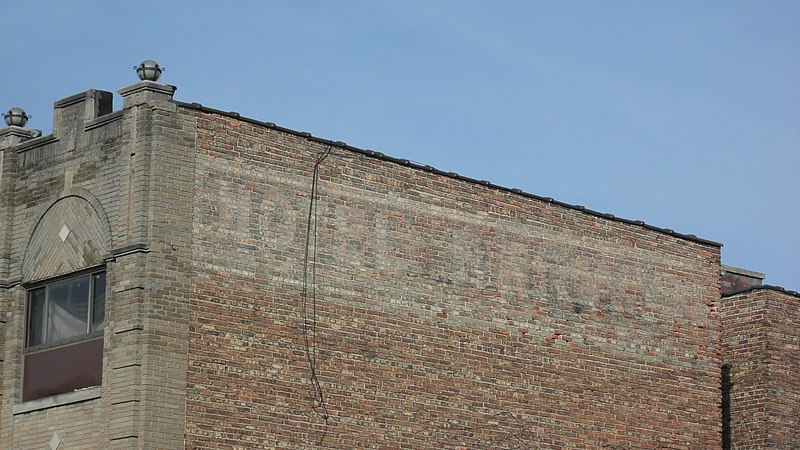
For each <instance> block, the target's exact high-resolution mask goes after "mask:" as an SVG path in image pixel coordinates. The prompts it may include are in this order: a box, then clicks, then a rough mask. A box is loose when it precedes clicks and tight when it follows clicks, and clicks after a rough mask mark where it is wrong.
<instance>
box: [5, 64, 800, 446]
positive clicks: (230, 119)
mask: <svg viewBox="0 0 800 450" xmlns="http://www.w3.org/2000/svg"><path fill="white" fill-rule="evenodd" d="M174 91H175V88H174V87H173V86H170V85H166V84H161V83H158V82H157V81H155V80H152V79H151V80H144V81H141V82H139V83H136V84H133V85H130V86H127V87H124V88H122V89H120V90H119V91H118V92H119V93H120V95H121V96H122V98H123V106H122V109H121V110H117V111H114V110H113V107H112V95H111V93H109V92H103V91H97V90H90V91H87V92H84V93H80V94H77V95H73V96H71V97H67V98H65V99H63V100H59V101H57V102H55V105H54V122H53V132H52V134H49V135H45V136H41V135H40V133H37V132H35V131H33V130H30V129H27V128H24V121H23V122H20V123H19V125H10V126H8V127H7V128H5V129H3V130H0V346H2V349H3V352H2V353H0V356H1V357H2V359H3V366H2V367H3V374H2V379H1V381H0V383H2V384H0V395H1V396H2V397H1V399H0V405H2V406H1V409H0V448H14V449H28V448H31V449H34V448H35V449H41V448H50V449H61V450H64V449H73V448H170V449H171V448H192V449H195V448H196V449H203V448H242V449H244V448H289V449H296V448H336V449H351V448H363V449H368V448H371V449H396V448H409V449H478V448H481V449H483V448H487V449H540V448H541V449H544V448H552V449H555V448H615V449H628V448H642V449H655V448H672V449H682V448H686V449H695V448H721V447H723V445H724V446H732V447H734V448H762V447H764V446H769V445H772V446H775V447H783V448H791V447H792V446H797V445H800V439H798V437H797V436H798V434H800V425H799V424H798V419H797V418H798V416H800V414H798V412H800V384H799V383H798V381H797V379H798V377H796V376H793V374H796V373H797V370H798V368H800V367H799V366H800V361H798V356H797V349H798V339H799V337H798V332H797V330H798V320H800V319H799V318H798V294H797V293H795V292H790V291H784V290H780V289H778V288H773V287H769V286H761V285H760V279H758V277H757V276H754V273H752V272H747V271H739V272H737V269H733V268H727V267H724V268H723V267H722V266H720V244H718V243H715V242H712V241H708V240H705V239H701V238H698V237H696V236H692V235H683V234H679V233H676V232H674V231H672V230H667V229H661V228H658V227H654V226H651V225H648V224H645V223H642V222H640V221H631V220H626V219H621V218H617V217H614V216H611V215H608V214H601V213H597V212H594V211H591V210H587V209H585V208H583V207H577V206H572V205H568V204H564V203H561V202H558V201H555V200H553V199H549V198H542V197H538V196H536V195H532V194H529V193H525V192H521V191H519V190H517V189H508V188H505V187H502V186H497V185H494V184H492V183H489V182H485V181H481V180H473V179H469V178H466V177H462V176H459V175H457V174H454V173H448V172H443V171H440V170H437V169H435V168H432V167H429V166H421V165H418V164H415V163H412V162H409V161H406V160H399V159H395V158H391V157H388V156H386V155H383V154H381V153H378V152H373V151H369V150H362V149H358V148H354V147H351V146H348V145H346V144H344V143H342V142H332V141H329V140H326V139H320V138H317V137H314V136H311V135H309V134H307V133H301V132H296V131H292V130H288V129H285V128H282V127H279V126H276V125H275V124H272V123H267V122H260V121H257V120H252V119H248V118H244V117H240V116H239V115H238V114H236V113H230V112H222V111H218V110H214V109H210V108H207V107H204V106H201V105H199V104H197V103H183V102H179V101H175V100H174V99H173V93H174ZM9 115H11V114H9ZM723 269H725V272H726V274H727V278H723V281H721V279H720V273H721V270H723ZM755 275H758V274H755ZM737 277H738V278H737ZM748 277H749V278H748ZM762 278H763V276H762ZM743 280H744V281H743ZM748 280H749V281H748ZM726 283H727V284H726ZM742 283H745V284H744V285H742ZM721 284H725V285H726V286H728V285H730V286H734V285H735V286H736V287H735V288H731V289H730V290H729V291H730V292H728V291H726V295H725V296H723V297H721V296H720V293H721V291H720V289H721ZM721 388H722V389H721Z"/></svg>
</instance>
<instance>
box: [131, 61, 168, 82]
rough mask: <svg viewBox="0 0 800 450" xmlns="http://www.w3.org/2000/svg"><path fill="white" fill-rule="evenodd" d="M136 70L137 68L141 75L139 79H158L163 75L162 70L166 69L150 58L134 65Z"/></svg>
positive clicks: (137, 73)
mask: <svg viewBox="0 0 800 450" xmlns="http://www.w3.org/2000/svg"><path fill="white" fill-rule="evenodd" d="M134 70H136V75H139V79H140V80H142V81H158V79H159V78H160V77H161V72H163V71H164V70H165V69H163V68H162V67H161V66H159V65H158V63H157V62H155V61H153V60H152V59H148V60H146V61H142V63H141V64H139V65H138V66H136V67H134Z"/></svg>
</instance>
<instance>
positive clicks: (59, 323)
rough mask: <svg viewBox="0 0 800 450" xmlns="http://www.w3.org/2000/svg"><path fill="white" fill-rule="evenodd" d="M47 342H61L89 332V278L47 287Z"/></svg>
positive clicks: (74, 279)
mask: <svg viewBox="0 0 800 450" xmlns="http://www.w3.org/2000/svg"><path fill="white" fill-rule="evenodd" d="M47 295H48V299H47V300H48V302H47V316H46V320H47V328H46V339H47V342H54V341H60V340H63V339H67V338H71V337H73V336H79V335H81V334H86V333H87V332H88V331H89V327H88V324H87V321H88V320H89V276H88V275H87V276H82V277H77V278H71V279H69V280H64V281H59V282H56V283H53V284H50V285H48V286H47Z"/></svg>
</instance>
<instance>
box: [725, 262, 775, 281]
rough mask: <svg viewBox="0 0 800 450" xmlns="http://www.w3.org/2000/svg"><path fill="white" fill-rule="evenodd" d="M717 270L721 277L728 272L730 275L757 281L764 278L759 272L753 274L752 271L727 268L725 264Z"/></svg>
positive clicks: (732, 267)
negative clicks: (733, 274) (742, 276)
mask: <svg viewBox="0 0 800 450" xmlns="http://www.w3.org/2000/svg"><path fill="white" fill-rule="evenodd" d="M719 268H720V271H721V272H722V274H723V275H724V274H725V272H730V273H735V274H737V275H744V276H747V277H751V278H758V279H759V280H763V279H764V277H766V275H764V274H763V273H761V272H755V271H752V270H747V269H742V268H740V267H734V266H728V265H725V264H722V265H720V266H719Z"/></svg>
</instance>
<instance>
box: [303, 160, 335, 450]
mask: <svg viewBox="0 0 800 450" xmlns="http://www.w3.org/2000/svg"><path fill="white" fill-rule="evenodd" d="M331 150H332V147H331V145H328V147H327V148H326V149H325V150H323V151H322V152H321V153H320V154H319V156H318V157H317V161H316V163H315V164H314V170H313V172H312V174H311V197H310V200H309V205H308V216H307V218H306V219H307V222H306V242H305V255H304V257H303V287H302V319H303V344H304V347H305V355H306V360H307V361H308V367H309V371H310V372H311V386H312V389H313V393H312V402H313V406H312V409H313V410H314V412H315V413H316V414H317V415H318V416H319V417H320V418H322V419H323V420H324V421H325V431H324V432H323V434H322V436H321V437H320V440H319V443H320V444H321V443H322V442H323V441H324V440H325V437H326V435H327V433H328V426H329V421H330V415H329V413H328V405H327V403H326V401H325V395H324V393H323V391H322V385H321V384H320V382H319V378H318V376H317V356H318V347H317V195H318V194H317V188H318V184H319V183H318V182H319V168H320V165H321V164H322V162H323V161H325V159H326V158H327V157H328V156H329V155H330V154H331ZM312 220H313V225H312ZM312 244H313V254H311V252H312V250H311V247H312ZM309 260H311V263H310V264H311V296H310V297H311V298H310V303H311V319H310V320H309V317H308V303H309V289H308V281H309V280H308V278H309V277H308V271H309V268H308V266H309ZM309 329H310V336H309Z"/></svg>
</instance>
